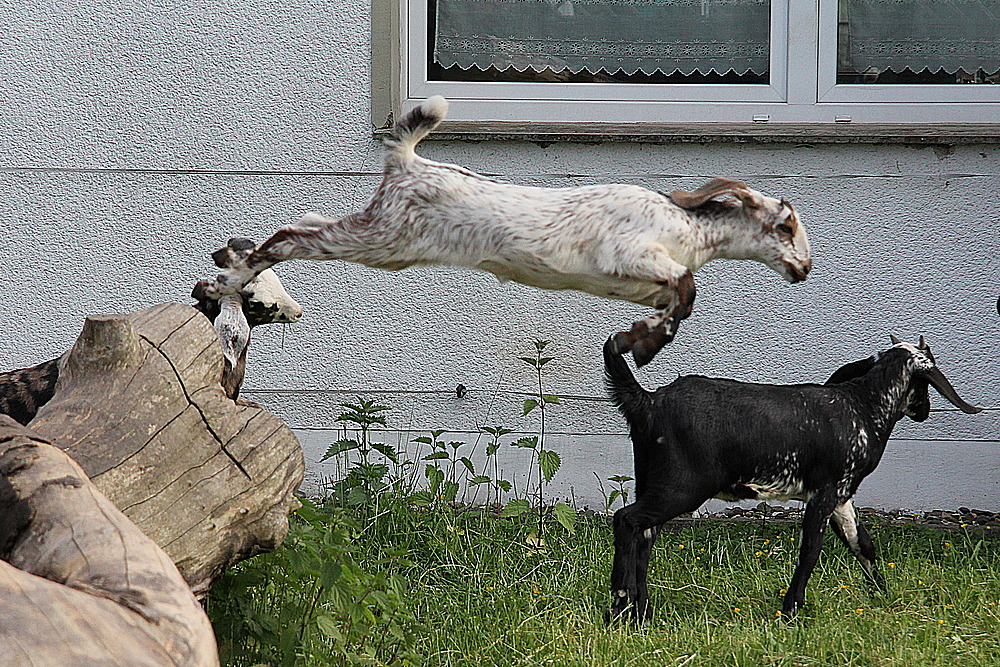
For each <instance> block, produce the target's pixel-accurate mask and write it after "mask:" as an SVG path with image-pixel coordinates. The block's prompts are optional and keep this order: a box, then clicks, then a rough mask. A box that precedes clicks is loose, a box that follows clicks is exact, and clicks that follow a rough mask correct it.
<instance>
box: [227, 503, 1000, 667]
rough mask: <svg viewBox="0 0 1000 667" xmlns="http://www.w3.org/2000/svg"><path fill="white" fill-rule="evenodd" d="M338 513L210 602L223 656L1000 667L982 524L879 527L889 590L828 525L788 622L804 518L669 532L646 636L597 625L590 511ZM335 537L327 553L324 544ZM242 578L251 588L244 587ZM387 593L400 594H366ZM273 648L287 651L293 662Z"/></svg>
mask: <svg viewBox="0 0 1000 667" xmlns="http://www.w3.org/2000/svg"><path fill="white" fill-rule="evenodd" d="M307 510H309V508H307ZM310 511H311V510H310ZM319 514H322V513H319ZM309 516H311V515H309V514H308V513H307V517H309ZM340 517H341V518H340V519H338V521H340V520H341V519H342V520H343V521H346V522H347V524H346V528H345V527H344V526H345V524H342V523H337V522H334V523H333V524H330V523H324V522H323V521H316V520H315V517H312V518H313V522H312V523H308V522H304V521H299V522H297V527H296V528H295V530H294V531H293V536H292V539H291V540H290V542H289V543H288V544H287V545H286V547H283V548H282V549H281V550H280V551H279V553H278V554H273V555H269V556H264V557H258V558H256V559H253V560H251V561H249V562H247V563H245V564H243V565H241V566H240V567H239V568H237V569H236V570H235V571H234V572H233V573H232V574H229V575H227V577H226V579H224V580H223V584H222V585H221V586H220V587H218V588H217V590H215V591H213V595H212V598H211V599H210V601H209V605H208V607H209V612H210V615H211V616H212V617H213V622H214V623H215V625H216V630H217V634H218V636H219V639H220V645H221V646H222V647H223V654H224V657H228V659H229V660H230V663H231V664H248V665H249V664H255V662H261V663H267V664H270V663H278V662H282V661H283V662H284V664H348V663H359V664H360V663H363V664H392V663H398V664H427V665H449V666H450V665H454V666H456V667H457V666H461V665H469V666H475V667H480V666H483V665H504V666H505V667H507V666H510V667H513V666H516V665H525V666H528V665H530V666H532V667H536V666H538V665H581V666H586V667H595V666H600V665H616V666H618V665H650V666H653V665H655V666H657V667H659V666H663V665H713V666H714V665H782V666H784V665H789V666H790V665H838V666H839V665H938V664H941V665H944V664H948V665H953V664H961V665H991V666H992V665H997V664H1000V639H998V636H1000V633H998V632H997V630H998V627H1000V612H998V609H997V606H998V604H1000V556H998V550H997V546H998V545H1000V541H998V540H996V539H994V538H992V537H991V533H990V532H988V531H983V532H966V531H947V532H946V531H938V530H933V529H928V528H921V527H918V526H909V525H907V526H883V527H879V526H875V527H873V528H872V534H873V537H874V539H875V541H876V544H877V546H878V548H879V550H880V554H881V557H882V563H883V571H884V573H885V575H886V579H887V580H888V584H889V593H886V594H877V593H874V592H872V591H871V590H870V589H869V586H868V585H867V583H866V581H865V579H864V577H863V574H862V572H861V569H860V567H859V566H858V565H857V564H856V563H855V562H854V561H853V559H851V558H850V556H849V555H848V554H847V553H846V550H845V549H844V548H843V547H842V546H841V545H840V544H839V543H837V541H836V540H835V539H834V538H833V536H832V535H829V536H828V537H829V539H828V540H827V544H826V547H825V548H824V553H823V556H822V558H821V560H820V563H819V565H818V567H817V569H816V571H815V573H814V575H813V577H812V579H811V581H810V583H809V588H808V591H807V607H806V609H805V610H804V611H803V612H802V613H801V614H800V617H799V619H798V620H797V621H796V622H794V623H790V624H789V623H785V622H783V621H782V620H781V619H780V618H778V617H777V616H776V611H777V610H778V609H779V608H780V603H781V595H782V591H783V589H784V587H785V586H787V584H788V581H789V579H790V577H791V573H792V570H793V568H794V562H795V553H796V548H797V541H798V535H797V528H796V527H795V526H790V525H779V524H765V525H761V524H759V523H755V524H747V523H742V524H741V523H723V522H718V521H705V522H701V523H697V524H695V525H692V526H688V527H684V528H683V529H678V530H674V531H664V533H663V534H662V535H661V536H660V538H659V540H658V541H657V545H656V547H655V549H654V553H653V562H652V566H651V570H650V576H649V579H650V584H651V596H652V600H653V604H654V605H655V608H656V617H655V618H654V620H653V621H652V622H651V623H650V624H649V626H648V627H646V628H644V629H641V630H640V629H636V628H633V627H628V626H624V627H622V626H616V627H611V628H608V627H605V625H604V622H603V620H602V617H603V613H604V609H605V607H606V605H607V603H608V602H609V600H610V594H609V592H608V576H609V571H610V564H611V556H612V545H611V531H610V527H609V525H608V520H607V518H605V517H603V516H597V515H591V514H581V515H580V518H579V521H578V523H577V526H576V531H575V533H574V534H570V533H568V532H567V531H566V530H564V529H563V528H561V527H560V526H559V525H557V524H556V523H555V522H554V521H549V522H548V523H547V524H546V526H547V528H546V532H545V534H544V535H543V539H542V540H541V541H540V540H539V539H538V537H537V535H536V534H535V532H534V531H536V530H537V528H538V518H537V514H534V515H533V516H532V515H529V514H525V515H522V516H519V517H514V518H500V517H498V516H496V514H495V513H488V512H482V511H467V512H458V513H456V512H454V511H452V510H451V509H449V508H446V507H438V508H428V509H424V510H420V509H416V508H413V507H412V506H409V505H407V504H406V503H404V502H399V501H395V502H393V501H387V500H386V497H385V496H383V498H382V500H380V501H378V502H376V503H374V504H372V505H369V506H365V507H362V508H357V509H355V510H353V511H351V512H348V513H346V514H343V515H340ZM347 517H354V518H353V519H351V518H347ZM357 517H360V520H359V519H357ZM330 531H333V532H337V534H338V535H340V538H338V539H335V540H330V539H329V538H327V537H325V535H326V534H328V533H329V532H330ZM984 536H990V537H986V538H985V539H984ZM338 540H339V542H338ZM331 541H332V542H337V543H338V544H339V546H338V547H336V549H334V551H332V552H329V553H326V552H323V549H322V548H321V547H320V546H318V545H321V544H323V543H325V542H331ZM337 549H339V550H340V551H338V550H337ZM281 552H286V553H284V554H282V553H281ZM289 552H290V553H293V554H294V553H296V552H306V553H307V555H306V556H302V557H301V558H298V557H293V558H290V557H289ZM308 554H311V556H310V555H308ZM310 557H313V558H315V559H316V560H315V564H314V566H312V568H313V569H312V570H311V571H310V570H309V567H307V566H306V565H303V563H307V562H310V561H309V558H310ZM297 558H298V560H299V561H300V562H298V563H293V561H295V560H296V559H297ZM324 559H326V560H324ZM331 559H336V560H339V561H340V564H337V567H338V568H339V567H340V566H341V564H344V563H346V565H344V567H346V568H348V569H350V568H356V572H355V574H356V575H357V573H359V572H360V573H362V574H364V576H361V575H357V576H356V577H355V581H354V583H355V584H356V585H355V587H354V589H352V590H354V591H355V601H356V600H357V599H363V600H364V604H362V605H357V606H355V607H352V606H351V605H350V604H345V602H344V599H343V598H344V596H345V594H346V595H347V596H348V597H349V593H350V591H349V590H346V589H345V590H342V591H338V592H337V596H336V598H337V599H336V600H334V599H332V598H331V599H330V600H327V599H326V598H324V597H323V596H317V595H315V594H314V593H315V592H316V591H317V590H321V589H322V586H320V583H319V582H320V581H321V580H322V578H323V576H324V575H323V574H322V572H321V570H322V568H323V563H324V562H329V561H330V560H331ZM890 563H891V564H892V565H891V566H890V565H889V564H890ZM325 576H326V578H327V582H326V584H325V585H327V586H329V587H330V589H331V590H334V589H335V588H336V587H335V586H334V585H333V579H335V578H331V576H330V575H329V574H327V575H325ZM338 576H339V577H340V578H341V579H342V578H343V576H344V575H343V574H342V573H339V572H338ZM366 576H367V577H371V579H366V578H365V577H366ZM240 577H242V578H244V579H245V580H248V581H252V586H247V587H244V588H240V587H239V586H234V585H233V584H232V582H233V580H234V578H237V579H238V578H240ZM227 582H228V583H227ZM397 587H398V588H397ZM383 589H384V590H385V591H387V592H388V593H390V594H392V595H387V596H386V597H385V599H384V600H381V599H380V600H374V599H373V596H374V593H373V591H376V592H381V591H382V590H383ZM303 591H307V593H303ZM345 591H346V592H345ZM309 592H311V593H309ZM375 597H377V596H375ZM292 599H294V600H298V601H299V602H297V603H295V604H291V605H289V606H288V608H290V609H292V610H296V609H297V610H299V611H298V612H294V611H293V613H290V614H289V613H286V614H285V618H284V620H275V621H274V622H273V623H272V628H271V630H273V632H271V634H270V635H268V636H265V635H267V633H263V634H261V633H259V632H256V631H254V630H253V628H249V627H248V625H247V619H251V620H252V619H253V618H255V615H258V616H260V617H261V618H272V617H273V618H275V619H276V618H277V616H279V615H280V614H279V613H278V611H276V610H278V609H279V608H282V604H285V603H286V602H287V601H288V600H292ZM310 601H311V603H312V605H313V608H312V610H311V611H310V608H309V603H310ZM366 605H367V606H366ZM361 608H364V609H368V610H369V612H370V613H368V614H367V615H366V614H365V613H363V612H361V611H359V609H361ZM324 609H326V610H328V611H324ZM286 612H287V609H286ZM309 614H312V616H313V617H315V616H318V615H323V614H325V616H324V618H325V619H326V621H325V625H326V626H327V629H330V630H335V631H336V632H326V631H324V629H323V625H324V623H318V624H316V626H315V627H316V628H317V630H316V631H315V632H313V631H312V630H310V629H309V628H311V627H313V626H312V625H309V626H308V627H307V625H308V624H306V623H305V622H302V620H301V619H302V618H305V617H306V616H307V615H309ZM351 614H354V616H355V617H356V619H359V620H356V621H352V620H351ZM310 618H312V617H310ZM340 619H347V620H340ZM366 619H367V620H366ZM333 620H336V621H337V623H338V624H339V625H337V628H339V630H337V629H336V628H330V627H329V626H331V625H332V624H333ZM268 623H271V621H265V622H264V625H267V624H268ZM296 623H299V625H296ZM310 623H311V621H310ZM366 623H367V625H365V624H366ZM390 624H395V629H389V625H390ZM344 628H348V629H352V628H353V629H352V630H351V632H354V634H353V639H352V638H351V637H350V636H345V635H344V633H343V632H342V630H344ZM366 628H367V629H366ZM338 632H339V633H340V635H337V634H336V633H338ZM255 633H256V634H255ZM347 634H348V635H350V632H348V633H347ZM248 635H253V637H251V638H248ZM268 637H270V638H268ZM268 641H270V642H281V641H284V642H285V644H287V645H288V646H286V650H285V652H284V654H283V659H281V658H275V657H274V656H276V655H278V653H275V652H273V651H272V652H271V653H268V647H267V646H266V645H265V644H266V643H267V642H268ZM296 641H298V642H300V645H298V646H293V645H294V644H295V642H296ZM234 647H235V648H234ZM239 647H242V649H240V650H242V651H243V652H242V653H241V652H240V650H236V649H237V648H239ZM289 647H291V648H289ZM251 649H252V650H251ZM255 651H256V653H255ZM269 656H270V657H269Z"/></svg>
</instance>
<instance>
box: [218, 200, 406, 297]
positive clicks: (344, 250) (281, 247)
mask: <svg viewBox="0 0 1000 667" xmlns="http://www.w3.org/2000/svg"><path fill="white" fill-rule="evenodd" d="M367 222H368V217H367V215H366V214H365V213H364V212H362V213H353V214H351V215H348V216H346V217H344V218H341V219H339V220H332V219H327V218H324V217H323V216H320V215H315V214H309V215H306V216H304V217H303V218H302V219H301V220H300V221H299V222H297V223H296V224H294V225H288V226H286V227H283V228H281V229H279V230H278V231H277V232H276V233H275V234H274V236H272V237H271V238H269V239H267V240H266V241H264V242H263V243H261V244H260V246H259V247H258V248H257V249H256V250H253V251H252V252H251V251H249V250H246V251H241V252H236V251H234V250H233V249H231V248H228V247H227V248H222V249H220V250H216V251H215V252H214V253H212V259H213V260H214V261H215V263H216V265H217V266H219V267H223V268H224V269H225V270H224V271H223V272H222V273H220V274H219V275H218V276H217V277H216V279H215V281H214V282H210V283H208V284H207V285H206V287H205V292H206V293H207V294H208V296H209V297H211V298H219V297H221V296H224V295H227V294H235V293H236V292H238V291H239V290H241V289H243V287H244V286H245V285H246V284H247V283H249V282H250V281H251V280H253V279H254V278H256V277H257V276H258V275H259V274H260V273H261V272H262V271H264V270H266V269H269V268H271V267H272V266H274V265H275V264H277V263H278V262H283V261H285V260H288V259H345V260H348V261H352V262H360V263H362V264H367V265H369V266H380V267H382V268H401V267H400V266H397V265H395V264H394V263H393V258H392V256H391V254H390V253H389V252H388V251H387V250H385V249H384V248H385V246H386V239H384V238H382V235H381V234H379V232H378V230H377V228H376V229H375V230H374V232H373V230H372V228H371V225H368V224H367Z"/></svg>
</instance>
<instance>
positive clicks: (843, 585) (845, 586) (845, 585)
mask: <svg viewBox="0 0 1000 667" xmlns="http://www.w3.org/2000/svg"><path fill="white" fill-rule="evenodd" d="M840 587H841V588H843V589H844V590H846V589H848V588H850V586H848V585H847V584H841V585H840Z"/></svg>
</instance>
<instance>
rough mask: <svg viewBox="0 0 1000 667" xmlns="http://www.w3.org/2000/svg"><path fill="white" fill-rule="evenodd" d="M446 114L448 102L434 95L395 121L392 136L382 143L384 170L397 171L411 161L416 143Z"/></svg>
mask: <svg viewBox="0 0 1000 667" xmlns="http://www.w3.org/2000/svg"><path fill="white" fill-rule="evenodd" d="M447 114H448V101H447V100H446V99H444V98H443V97H441V96H440V95H435V96H434V97H431V98H429V99H427V100H425V101H423V102H421V103H420V104H419V105H418V106H417V107H415V108H414V109H413V110H412V111H410V113H408V114H406V115H405V116H403V117H402V118H400V119H399V120H398V121H396V125H395V127H393V128H392V134H390V135H389V136H388V137H387V138H386V139H385V141H384V143H385V167H386V169H398V168H400V167H403V166H405V165H407V164H408V163H409V162H410V161H412V160H413V158H414V156H415V155H416V154H415V153H414V152H413V149H414V148H415V147H416V145H417V143H419V142H420V140H421V139H423V138H424V137H426V136H427V135H428V134H430V133H431V130H433V129H434V128H435V127H437V126H438V125H439V124H440V123H441V121H443V120H444V117H445V116H446V115H447Z"/></svg>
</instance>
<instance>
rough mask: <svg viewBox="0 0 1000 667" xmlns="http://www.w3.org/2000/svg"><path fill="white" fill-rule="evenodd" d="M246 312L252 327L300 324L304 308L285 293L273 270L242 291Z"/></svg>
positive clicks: (248, 284) (268, 270) (262, 273)
mask: <svg viewBox="0 0 1000 667" xmlns="http://www.w3.org/2000/svg"><path fill="white" fill-rule="evenodd" d="M241 295H242V296H243V303H244V304H245V305H244V312H245V313H246V316H247V321H248V322H249V323H250V326H251V327H255V326H257V325H260V324H276V323H291V322H298V321H299V320H300V319H301V318H302V306H300V305H299V304H298V302H297V301H296V300H295V299H293V298H292V296H291V295H290V294H289V293H288V292H286V291H285V288H284V286H283V285H282V284H281V281H280V280H278V276H277V274H276V273H275V272H274V271H272V270H271V269H267V270H265V271H262V272H261V274H260V275H259V276H257V277H256V278H254V279H253V280H251V281H250V282H249V283H247V285H246V287H244V288H243V290H242V291H241Z"/></svg>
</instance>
